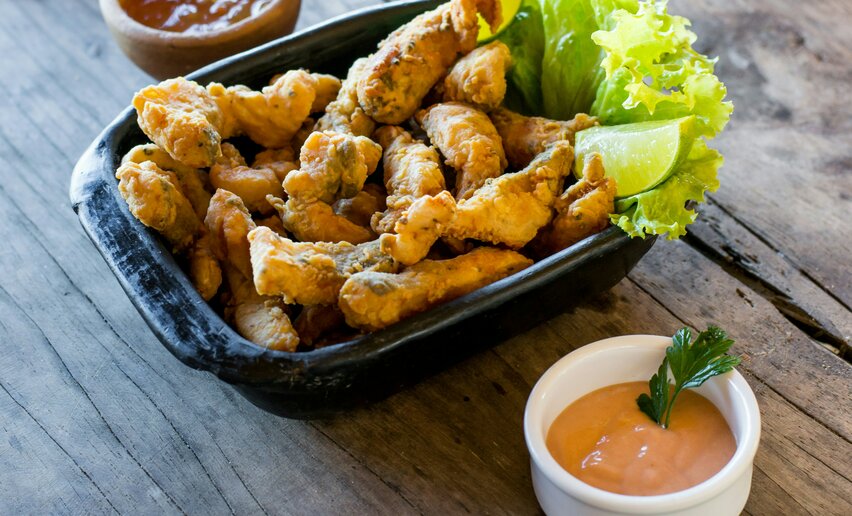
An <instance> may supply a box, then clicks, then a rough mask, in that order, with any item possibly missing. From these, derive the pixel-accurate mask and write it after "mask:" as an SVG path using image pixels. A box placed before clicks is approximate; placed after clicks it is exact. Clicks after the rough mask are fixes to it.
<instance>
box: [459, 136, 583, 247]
mask: <svg viewBox="0 0 852 516" xmlns="http://www.w3.org/2000/svg"><path fill="white" fill-rule="evenodd" d="M573 160H574V150H573V148H572V147H571V144H570V143H568V142H567V141H558V142H556V143H553V144H552V145H551V146H550V147H548V148H547V149H545V151H544V152H543V153H541V154H539V155H538V156H536V158H535V159H534V160H533V161H532V162H531V163H530V164H529V165H528V166H527V167H526V168H525V169H524V170H521V171H520V172H514V173H510V174H504V175H502V176H500V177H498V178H494V179H489V180H488V181H487V182H486V183H485V185H484V186H483V187H482V188H480V189H479V190H477V191H476V192H475V193H474V194H473V195H472V196H471V197H470V198H468V199H465V200H462V201H459V203H458V206H457V208H456V218H455V220H454V221H453V223H452V224H451V225H450V227H449V228H448V229H447V235H448V236H449V237H451V238H457V239H465V238H474V239H477V240H482V241H485V242H491V243H493V244H504V245H506V246H508V247H511V248H513V249H520V248H521V247H523V246H524V245H525V244H526V243H527V242H529V241H530V240H532V239H533V237H535V235H536V233H537V232H538V230H539V229H541V228H542V227H544V225H545V224H547V223H548V222H550V219H551V217H552V216H553V204H554V202H555V201H556V197H557V195H559V192H560V191H561V190H562V184H563V180H564V179H565V176H567V175H568V173H569V171H570V170H571V163H572V162H573Z"/></svg>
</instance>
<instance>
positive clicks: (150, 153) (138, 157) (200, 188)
mask: <svg viewBox="0 0 852 516" xmlns="http://www.w3.org/2000/svg"><path fill="white" fill-rule="evenodd" d="M128 161H132V162H134V163H144V162H145V161H153V162H154V163H156V165H157V166H158V167H160V168H161V169H163V170H168V171H170V172H174V174H175V176H176V177H177V180H178V183H180V189H181V192H182V193H183V195H184V196H186V198H187V199H188V200H189V202H190V204H192V209H193V210H195V214H196V215H198V218H199V219H203V218H204V214H205V213H207V205H208V204H210V192H209V191H207V184H208V183H209V181H210V179H209V178H208V176H207V173H206V172H203V171H201V170H199V169H197V168H192V167H188V166H186V165H184V164H183V163H181V162H179V161H177V160H176V159H174V158H172V157H171V156H169V154H168V153H167V152H166V151H164V150H163V149H161V148H159V147H157V146H156V145H154V144H153V143H147V144H144V145H137V146H136V147H133V148H132V149H130V150H129V151H128V152H127V154H125V155H124V157H122V158H121V162H122V163H126V162H128Z"/></svg>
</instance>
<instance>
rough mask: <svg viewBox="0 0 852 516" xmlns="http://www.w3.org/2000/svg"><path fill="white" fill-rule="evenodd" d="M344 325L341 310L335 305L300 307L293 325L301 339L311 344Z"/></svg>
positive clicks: (344, 320) (344, 321)
mask: <svg viewBox="0 0 852 516" xmlns="http://www.w3.org/2000/svg"><path fill="white" fill-rule="evenodd" d="M345 325H346V319H345V318H344V317H343V312H341V311H340V308H338V307H337V305H309V306H306V307H304V308H302V311H301V312H300V313H299V316H298V317H296V320H294V321H293V326H294V327H295V328H296V332H297V333H298V334H299V338H300V339H301V341H302V342H303V343H305V344H307V345H308V346H313V345H315V344H316V343H317V341H318V340H319V339H320V338H322V337H323V336H325V335H328V334H329V333H331V332H333V331H335V330H337V329H339V328H342V327H344V326H345Z"/></svg>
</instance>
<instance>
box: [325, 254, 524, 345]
mask: <svg viewBox="0 0 852 516" xmlns="http://www.w3.org/2000/svg"><path fill="white" fill-rule="evenodd" d="M530 265H532V260H530V259H528V258H526V257H525V256H523V255H521V254H518V253H516V252H514V251H509V250H505V249H495V248H493V247H480V248H477V249H474V250H473V251H471V252H469V253H467V254H463V255H461V256H457V257H455V258H452V259H449V260H423V261H422V262H420V263H418V264H416V265H412V266H411V267H408V268H407V269H405V270H404V271H402V272H401V273H399V274H390V273H385V272H375V271H369V272H361V273H359V274H355V275H353V276H352V277H351V278H349V279H348V280H346V283H344V284H343V288H341V290H340V301H339V303H338V305H339V306H340V309H341V310H342V311H343V314H344V315H345V316H346V322H347V324H349V325H350V326H354V327H356V328H360V329H361V330H364V331H375V330H379V329H381V328H384V327H386V326H390V325H391V324H393V323H395V322H397V321H401V320H402V319H405V318H407V317H410V316H412V315H414V314H417V313H420V312H425V311H426V310H428V309H430V308H432V307H434V306H437V305H439V304H441V303H445V302H447V301H450V300H451V299H455V298H457V297H460V296H463V295H464V294H467V293H469V292H473V291H474V290H476V289H478V288H482V287H484V286H485V285H488V284H489V283H493V282H495V281H497V280H499V279H502V278H505V277H506V276H509V275H511V274H514V273H515V272H518V271H520V270H522V269H525V268H526V267H529V266H530Z"/></svg>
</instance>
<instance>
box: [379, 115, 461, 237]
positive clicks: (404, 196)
mask: <svg viewBox="0 0 852 516" xmlns="http://www.w3.org/2000/svg"><path fill="white" fill-rule="evenodd" d="M375 137H376V140H377V141H378V142H379V143H380V144H381V146H382V147H383V148H384V150H385V152H384V156H383V158H382V163H383V167H384V182H385V186H386V187H387V191H388V197H387V200H386V202H387V211H385V212H384V213H380V214H377V215H375V216H374V217H373V219H372V222H371V226H372V227H373V230H374V231H376V232H377V233H390V232H391V231H393V228H394V225H396V223H397V221H398V220H399V219H400V217H402V214H403V213H404V212H405V210H407V209H408V207H409V206H411V204H412V203H413V202H414V201H416V200H417V199H419V198H421V197H423V196H424V195H438V194H439V193H441V192H442V191H444V190H445V188H446V186H445V184H444V174H443V172H442V171H441V164H440V159H439V157H438V152H437V151H436V150H435V148H434V147H430V146H428V145H425V144H424V143H423V142H420V141H418V140H415V139H414V138H412V137H411V134H410V133H408V132H407V131H406V130H404V129H403V128H401V127H398V126H390V125H388V126H384V127H380V128H379V129H378V130H376V134H375Z"/></svg>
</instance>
